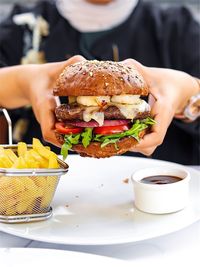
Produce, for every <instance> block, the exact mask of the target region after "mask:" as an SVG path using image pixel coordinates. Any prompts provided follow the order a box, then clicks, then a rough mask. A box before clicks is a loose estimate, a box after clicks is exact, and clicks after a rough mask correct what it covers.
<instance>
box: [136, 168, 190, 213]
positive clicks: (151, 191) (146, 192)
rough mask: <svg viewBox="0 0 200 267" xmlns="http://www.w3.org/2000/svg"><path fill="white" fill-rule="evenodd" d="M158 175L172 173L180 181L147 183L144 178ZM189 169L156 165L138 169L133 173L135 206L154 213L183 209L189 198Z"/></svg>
mask: <svg viewBox="0 0 200 267" xmlns="http://www.w3.org/2000/svg"><path fill="white" fill-rule="evenodd" d="M156 175H171V176H176V177H179V178H181V180H180V181H178V182H174V183H168V184H147V183H144V182H141V180H142V179H143V178H146V177H149V176H156ZM189 180H190V174H189V172H188V171H186V170H184V169H181V168H171V167H166V166H163V167H155V168H146V169H142V170H139V171H136V172H135V173H133V174H132V181H133V186H134V194H135V206H136V207H137V208H138V209H139V210H141V211H144V212H148V213H154V214H164V213H171V212H176V211H179V210H182V209H183V208H185V206H186V205H187V203H188V199H189Z"/></svg>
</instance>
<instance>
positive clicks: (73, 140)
mask: <svg viewBox="0 0 200 267" xmlns="http://www.w3.org/2000/svg"><path fill="white" fill-rule="evenodd" d="M80 136H81V135H80V134H70V135H65V137H64V140H65V143H64V144H63V145H62V148H61V155H62V156H63V159H64V160H65V159H66V157H67V156H68V151H69V150H70V149H71V148H72V145H76V144H78V143H79V139H80Z"/></svg>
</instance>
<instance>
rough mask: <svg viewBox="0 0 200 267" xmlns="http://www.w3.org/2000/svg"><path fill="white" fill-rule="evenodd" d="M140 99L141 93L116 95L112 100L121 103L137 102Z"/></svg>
mask: <svg viewBox="0 0 200 267" xmlns="http://www.w3.org/2000/svg"><path fill="white" fill-rule="evenodd" d="M139 100H140V95H114V96H112V97H111V102H113V103H119V104H130V105H131V104H135V103H137V102H138V101H139Z"/></svg>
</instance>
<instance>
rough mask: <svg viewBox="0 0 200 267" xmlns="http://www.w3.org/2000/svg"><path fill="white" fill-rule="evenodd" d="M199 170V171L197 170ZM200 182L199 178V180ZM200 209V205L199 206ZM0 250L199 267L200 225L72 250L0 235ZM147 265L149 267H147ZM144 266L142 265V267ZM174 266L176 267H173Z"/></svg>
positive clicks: (56, 245) (66, 246) (0, 233)
mask: <svg viewBox="0 0 200 267" xmlns="http://www.w3.org/2000/svg"><path fill="white" fill-rule="evenodd" d="M195 168H198V169H200V167H196V166H195ZM199 179H200V177H199ZM199 205H200V203H199ZM0 247H30V248H51V249H61V250H69V251H79V252H86V253H92V254H97V255H104V256H109V257H113V258H119V259H123V260H127V261H129V262H133V263H135V264H136V265H135V266H137V264H142V263H144V266H152V265H151V264H154V265H155V264H156V265H155V266H157V265H161V264H163V263H166V262H169V264H170V263H175V262H178V263H179V266H181V265H180V264H182V266H191V267H194V266H198V267H199V266H200V221H198V222H196V223H194V224H192V225H190V226H189V227H187V228H185V229H182V230H180V231H178V232H174V233H172V234H168V235H165V236H161V237H158V238H153V239H148V240H146V241H140V242H136V243H130V244H124V245H112V246H70V245H59V244H50V243H43V242H37V241H32V240H28V239H23V238H19V237H15V236H12V235H9V234H5V233H3V232H0ZM147 264H148V265H147ZM142 266H143V265H142ZM172 266H173V265H172Z"/></svg>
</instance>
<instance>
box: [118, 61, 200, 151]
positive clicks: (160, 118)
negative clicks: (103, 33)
mask: <svg viewBox="0 0 200 267" xmlns="http://www.w3.org/2000/svg"><path fill="white" fill-rule="evenodd" d="M123 63H124V64H126V65H130V66H133V67H135V68H136V69H138V70H139V71H140V72H141V73H142V75H143V77H144V79H145V80H146V82H147V84H148V86H149V93H150V96H149V104H150V105H151V115H152V117H153V118H154V120H155V121H156V124H155V125H153V126H152V129H151V133H149V134H146V135H145V136H144V138H143V139H142V140H141V141H140V142H139V144H138V145H136V147H135V148H134V149H133V150H131V151H133V152H140V153H142V154H144V155H148V156H149V155H151V154H152V153H153V152H154V150H155V149H156V147H157V146H159V145H161V144H162V143H163V140H164V138H165V135H166V132H167V129H168V127H169V125H170V123H171V121H172V120H173V118H174V116H175V114H179V113H181V112H182V110H183V109H184V107H185V106H186V104H187V102H188V100H189V99H190V97H191V96H192V95H195V94H196V93H198V91H199V85H198V83H197V81H196V80H195V79H194V78H193V77H192V76H190V75H188V74H186V73H184V72H181V71H176V70H172V69H161V68H149V67H145V66H143V65H142V64H140V63H139V62H137V61H135V60H133V59H127V60H124V61H123Z"/></svg>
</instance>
